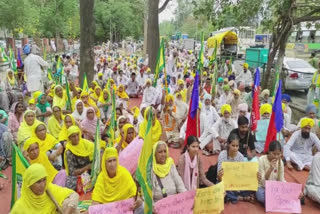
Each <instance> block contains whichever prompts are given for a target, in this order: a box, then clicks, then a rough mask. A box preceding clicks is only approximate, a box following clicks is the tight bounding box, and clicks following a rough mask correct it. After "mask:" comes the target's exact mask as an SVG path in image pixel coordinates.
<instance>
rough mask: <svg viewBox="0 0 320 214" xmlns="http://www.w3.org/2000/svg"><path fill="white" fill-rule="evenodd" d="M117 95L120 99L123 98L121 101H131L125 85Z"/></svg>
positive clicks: (121, 86)
mask: <svg viewBox="0 0 320 214" xmlns="http://www.w3.org/2000/svg"><path fill="white" fill-rule="evenodd" d="M120 88H122V92H120V91H119V89H120ZM117 95H118V97H119V98H121V99H125V98H128V99H129V96H128V94H127V93H126V91H125V89H124V86H123V85H119V87H118V90H117Z"/></svg>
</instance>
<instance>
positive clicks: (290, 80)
mask: <svg viewBox="0 0 320 214" xmlns="http://www.w3.org/2000/svg"><path fill="white" fill-rule="evenodd" d="M283 71H284V72H286V74H287V77H286V82H285V90H305V91H306V92H307V91H308V89H309V87H310V85H311V82H312V77H313V74H314V72H316V71H317V69H315V68H314V67H312V66H311V65H310V64H309V63H308V62H307V61H305V60H303V59H296V58H288V57H285V58H284V60H283Z"/></svg>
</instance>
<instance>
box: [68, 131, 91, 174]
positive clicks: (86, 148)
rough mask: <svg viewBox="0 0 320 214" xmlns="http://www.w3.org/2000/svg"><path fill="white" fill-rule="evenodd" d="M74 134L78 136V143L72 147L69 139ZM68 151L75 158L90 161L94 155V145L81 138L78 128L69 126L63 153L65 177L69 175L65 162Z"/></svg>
mask: <svg viewBox="0 0 320 214" xmlns="http://www.w3.org/2000/svg"><path fill="white" fill-rule="evenodd" d="M75 133H78V134H79V143H78V144H77V145H72V143H71V141H70V139H69V137H70V135H72V134H75ZM69 150H70V152H71V153H72V154H74V155H75V156H79V157H89V160H90V161H92V159H93V153H94V144H93V143H92V142H90V141H88V140H86V139H83V138H82V137H81V130H80V129H79V127H78V126H70V127H69V128H68V142H67V145H66V150H65V152H64V164H65V169H66V172H67V175H69V167H68V162H67V151H69Z"/></svg>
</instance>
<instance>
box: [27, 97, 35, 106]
mask: <svg viewBox="0 0 320 214" xmlns="http://www.w3.org/2000/svg"><path fill="white" fill-rule="evenodd" d="M35 102H36V101H35V100H34V99H33V98H31V99H30V100H29V102H28V104H29V105H34V104H35Z"/></svg>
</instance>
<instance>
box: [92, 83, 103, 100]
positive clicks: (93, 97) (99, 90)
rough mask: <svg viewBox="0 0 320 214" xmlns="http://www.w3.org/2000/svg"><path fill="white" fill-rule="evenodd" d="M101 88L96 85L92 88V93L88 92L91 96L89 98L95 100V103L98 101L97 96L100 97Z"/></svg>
mask: <svg viewBox="0 0 320 214" xmlns="http://www.w3.org/2000/svg"><path fill="white" fill-rule="evenodd" d="M101 95H102V94H101V88H100V86H96V87H95V88H94V93H92V94H90V97H91V99H92V100H93V101H94V102H95V103H97V102H98V100H99V98H100V97H101Z"/></svg>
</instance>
